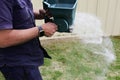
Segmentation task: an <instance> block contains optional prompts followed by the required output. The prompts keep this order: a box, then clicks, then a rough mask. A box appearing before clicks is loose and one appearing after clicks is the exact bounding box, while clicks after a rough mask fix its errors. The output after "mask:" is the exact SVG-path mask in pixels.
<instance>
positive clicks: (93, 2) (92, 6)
mask: <svg viewBox="0 0 120 80" xmlns="http://www.w3.org/2000/svg"><path fill="white" fill-rule="evenodd" d="M97 1H98V0H88V12H89V13H91V14H95V15H96V12H97Z"/></svg>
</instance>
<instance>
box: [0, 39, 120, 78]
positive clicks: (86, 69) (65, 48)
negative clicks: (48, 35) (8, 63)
mask: <svg viewBox="0 0 120 80" xmlns="http://www.w3.org/2000/svg"><path fill="white" fill-rule="evenodd" d="M111 39H112V41H113V45H114V48H115V53H116V57H117V59H116V61H114V62H113V63H112V64H111V65H110V66H109V67H108V66H107V65H106V64H105V60H104V56H102V55H98V54H93V53H92V52H91V51H89V50H88V49H86V47H85V46H83V45H82V44H81V43H80V42H79V40H77V39H58V40H56V41H55V40H54V41H52V40H51V41H50V42H47V41H45V42H44V43H42V45H43V46H44V47H45V48H46V50H47V51H48V53H49V54H50V55H51V56H52V59H51V60H49V59H45V64H44V65H43V66H42V67H40V70H41V73H42V76H43V79H44V80H103V78H104V76H105V77H106V78H105V80H120V76H119V75H120V68H119V66H120V54H119V53H120V39H119V38H111ZM106 68H107V69H109V70H107V69H106ZM105 70H107V73H106V72H104V71H105ZM0 80H4V78H3V76H2V74H0Z"/></svg>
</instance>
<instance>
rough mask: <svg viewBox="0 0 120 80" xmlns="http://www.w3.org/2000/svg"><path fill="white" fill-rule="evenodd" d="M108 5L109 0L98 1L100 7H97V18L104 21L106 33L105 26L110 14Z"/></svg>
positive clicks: (103, 27)
mask: <svg viewBox="0 0 120 80" xmlns="http://www.w3.org/2000/svg"><path fill="white" fill-rule="evenodd" d="M108 3H109V0H98V6H97V16H98V17H99V18H100V19H101V21H102V25H103V26H102V29H103V31H104V32H105V25H106V18H107V17H106V16H107V14H108Z"/></svg>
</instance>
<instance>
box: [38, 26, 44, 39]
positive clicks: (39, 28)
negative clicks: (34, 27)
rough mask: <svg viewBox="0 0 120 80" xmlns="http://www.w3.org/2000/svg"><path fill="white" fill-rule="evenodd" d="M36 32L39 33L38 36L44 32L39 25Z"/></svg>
mask: <svg viewBox="0 0 120 80" xmlns="http://www.w3.org/2000/svg"><path fill="white" fill-rule="evenodd" d="M38 34H39V37H42V36H44V34H45V32H44V30H43V28H42V27H41V26H38Z"/></svg>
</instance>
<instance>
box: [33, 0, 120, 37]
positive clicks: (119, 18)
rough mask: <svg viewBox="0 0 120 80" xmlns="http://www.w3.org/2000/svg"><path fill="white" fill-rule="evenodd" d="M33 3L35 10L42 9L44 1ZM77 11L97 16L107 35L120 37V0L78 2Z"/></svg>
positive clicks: (79, 0) (38, 0)
mask: <svg viewBox="0 0 120 80" xmlns="http://www.w3.org/2000/svg"><path fill="white" fill-rule="evenodd" d="M32 2H33V4H34V8H35V9H39V8H42V0H32ZM77 11H80V12H85V13H90V14H92V15H96V16H97V17H98V18H99V19H100V20H101V22H102V29H103V31H104V32H105V33H106V35H108V36H111V35H112V36H119V35H120V0H78V5H77Z"/></svg>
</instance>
